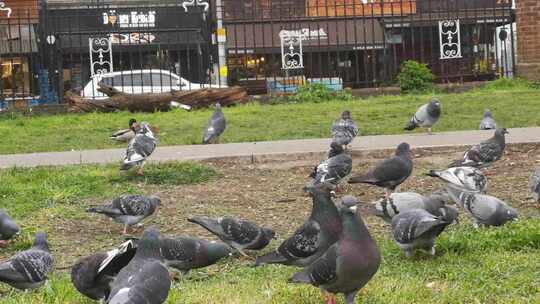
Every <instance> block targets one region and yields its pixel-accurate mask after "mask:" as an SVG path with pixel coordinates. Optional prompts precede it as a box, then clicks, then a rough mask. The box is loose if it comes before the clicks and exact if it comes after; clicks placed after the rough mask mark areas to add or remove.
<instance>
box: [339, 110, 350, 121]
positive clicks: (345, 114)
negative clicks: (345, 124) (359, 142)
mask: <svg viewBox="0 0 540 304" xmlns="http://www.w3.org/2000/svg"><path fill="white" fill-rule="evenodd" d="M341 119H345V120H347V119H351V112H350V111H348V110H345V111H343V112H342V113H341Z"/></svg>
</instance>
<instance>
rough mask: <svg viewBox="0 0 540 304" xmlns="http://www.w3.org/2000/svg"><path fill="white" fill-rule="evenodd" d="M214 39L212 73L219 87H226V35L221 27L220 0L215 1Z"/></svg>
mask: <svg viewBox="0 0 540 304" xmlns="http://www.w3.org/2000/svg"><path fill="white" fill-rule="evenodd" d="M216 21H217V29H216V39H217V45H218V62H217V63H216V64H214V73H217V75H219V78H218V79H219V81H218V84H219V85H220V86H225V85H227V76H228V69H227V50H226V43H227V35H226V33H225V28H224V27H223V2H222V0H216Z"/></svg>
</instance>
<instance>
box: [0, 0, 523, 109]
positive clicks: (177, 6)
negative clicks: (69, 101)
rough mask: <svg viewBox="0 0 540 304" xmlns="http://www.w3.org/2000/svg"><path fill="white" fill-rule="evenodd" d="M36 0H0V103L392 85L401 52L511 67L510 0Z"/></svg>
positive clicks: (463, 77) (462, 66)
mask: <svg viewBox="0 0 540 304" xmlns="http://www.w3.org/2000/svg"><path fill="white" fill-rule="evenodd" d="M25 1H26V2H32V0H25ZM33 1H34V2H35V3H36V7H35V8H34V9H32V8H26V9H25V8H14V9H11V8H10V7H9V6H10V5H11V6H13V5H14V4H13V3H17V2H16V1H13V0H11V2H10V1H9V0H4V1H2V0H0V64H1V71H0V72H1V77H2V78H1V81H0V108H2V107H4V106H5V103H6V102H14V101H17V100H23V101H25V100H26V102H29V103H30V104H39V103H48V102H57V101H60V102H61V101H62V98H63V96H64V93H65V92H66V91H68V90H73V91H75V92H78V93H79V94H81V95H82V96H83V97H85V98H94V99H100V98H105V95H104V94H103V93H101V92H100V91H99V90H98V89H99V84H100V83H101V84H105V85H110V86H113V87H115V88H117V89H119V90H121V91H125V92H133V93H150V92H153V93H158V92H164V91H170V90H192V89H198V88H201V87H207V86H226V85H241V86H244V87H246V88H248V90H249V92H250V93H253V94H264V93H278V92H295V91H296V90H297V89H298V87H299V86H300V85H302V84H305V83H322V84H324V85H326V86H327V87H329V88H331V89H333V90H341V89H343V88H346V87H350V88H363V87H376V86H384V85H392V84H394V83H395V82H396V77H397V75H398V73H399V68H400V65H401V64H402V63H403V62H404V61H406V60H416V61H419V62H422V63H425V64H427V65H428V66H429V67H430V68H431V70H432V71H433V73H434V74H435V76H436V81H438V82H450V81H452V82H454V81H471V80H488V79H494V78H497V77H512V76H513V75H514V71H515V68H514V66H515V61H516V56H515V52H516V51H515V49H516V45H515V41H516V32H515V23H514V22H515V10H514V7H513V3H512V1H511V0H384V1H383V0H244V1H236V0H213V1H203V0H186V1H178V0H162V1H159V2H155V1H154V2H153V3H148V2H143V1H120V0H117V1H115V0H106V1H105V0H99V1H97V0H93V1H79V0H66V1H60V0H54V1H52V0H49V1H41V2H40V5H39V6H38V5H37V3H38V0H33ZM19 3H21V2H19ZM8 9H9V11H8ZM8 12H9V15H8Z"/></svg>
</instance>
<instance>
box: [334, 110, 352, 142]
mask: <svg viewBox="0 0 540 304" xmlns="http://www.w3.org/2000/svg"><path fill="white" fill-rule="evenodd" d="M357 135H358V126H357V125H356V123H355V122H354V120H352V118H351V112H349V111H343V113H341V118H340V119H338V120H336V121H335V122H334V123H333V124H332V143H336V144H338V145H340V146H342V147H343V148H345V147H347V146H348V145H349V144H350V143H351V142H352V141H353V140H354V138H355V137H356V136H357Z"/></svg>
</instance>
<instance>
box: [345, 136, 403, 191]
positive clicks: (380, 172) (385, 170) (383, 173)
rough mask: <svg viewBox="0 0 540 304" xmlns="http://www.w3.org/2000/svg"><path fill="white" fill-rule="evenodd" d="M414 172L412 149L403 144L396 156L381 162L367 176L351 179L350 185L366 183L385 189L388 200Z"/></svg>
mask: <svg viewBox="0 0 540 304" xmlns="http://www.w3.org/2000/svg"><path fill="white" fill-rule="evenodd" d="M412 171H413V162H412V157H411V147H410V146H409V144H408V143H401V144H400V145H399V146H398V147H397V149H396V153H395V156H393V157H391V158H387V159H385V160H384V161H382V162H380V163H379V164H377V165H376V166H375V167H374V168H372V169H371V170H369V172H368V173H367V174H365V175H357V176H353V177H351V178H350V179H349V183H350V184H356V183H365V184H371V185H375V186H379V187H383V188H385V189H386V198H388V197H389V196H390V193H391V192H392V191H394V190H395V189H396V188H397V186H399V185H401V184H402V183H403V182H404V181H405V180H406V179H407V178H408V177H409V176H410V175H411V173H412Z"/></svg>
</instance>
